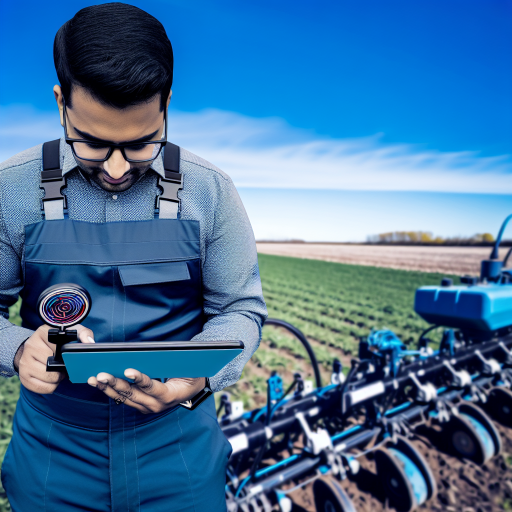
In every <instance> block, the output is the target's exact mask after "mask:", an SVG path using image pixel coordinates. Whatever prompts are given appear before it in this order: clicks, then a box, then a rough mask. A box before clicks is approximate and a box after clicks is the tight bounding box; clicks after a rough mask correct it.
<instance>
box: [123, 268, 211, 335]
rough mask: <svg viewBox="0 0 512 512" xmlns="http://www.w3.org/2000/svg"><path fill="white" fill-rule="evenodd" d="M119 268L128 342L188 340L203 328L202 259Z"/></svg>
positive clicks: (125, 332)
mask: <svg viewBox="0 0 512 512" xmlns="http://www.w3.org/2000/svg"><path fill="white" fill-rule="evenodd" d="M118 271H119V278H120V279H119V286H120V292H121V296H122V300H123V304H122V308H123V310H122V317H123V322H122V324H123V330H124V333H123V334H124V336H123V337H124V339H125V340H126V341H171V340H179V341H187V340H189V339H191V338H192V337H193V336H194V335H195V334H197V333H198V332H200V331H201V327H202V322H201V319H202V314H203V297H202V286H201V284H202V283H201V267H200V260H199V259H194V260H187V261H171V262H165V263H144V264H136V265H121V266H119V267H118ZM198 325H199V329H198Z"/></svg>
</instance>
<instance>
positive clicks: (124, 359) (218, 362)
mask: <svg viewBox="0 0 512 512" xmlns="http://www.w3.org/2000/svg"><path fill="white" fill-rule="evenodd" d="M241 352H242V348H234V349H207V350H197V349H196V350H151V351H144V350H141V351H128V352H92V351H90V352H76V353H73V352H63V354H62V357H63V359H64V363H65V364H66V369H67V372H68V375H69V380H70V381H71V382H73V383H75V384H78V383H85V382H87V379H88V378H89V377H95V376H96V375H97V374H98V373H100V372H106V373H110V374H111V375H113V376H114V377H119V378H121V379H125V380H126V377H125V375H124V372H125V370H126V369H127V368H134V369H135V370H139V371H140V372H142V373H145V374H146V375H148V376H149V377H151V378H153V379H155V378H157V379H164V378H174V377H187V378H193V377H213V376H214V375H215V374H216V373H218V372H219V371H220V370H221V369H222V368H224V366H226V365H227V364H228V363H229V362H230V361H232V360H233V359H234V358H235V357H236V356H237V355H238V354H240V353H241Z"/></svg>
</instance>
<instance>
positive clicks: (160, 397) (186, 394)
mask: <svg viewBox="0 0 512 512" xmlns="http://www.w3.org/2000/svg"><path fill="white" fill-rule="evenodd" d="M124 374H125V376H126V377H127V378H128V379H131V380H133V382H128V381H126V380H124V379H116V378H115V377H114V376H112V375H110V374H109V373H104V372H102V373H98V375H97V376H96V377H89V380H88V381H87V382H88V384H90V385H91V386H93V387H95V388H98V389H100V390H101V391H103V392H104V393H105V394H106V395H107V396H109V397H110V398H113V399H114V400H115V399H117V400H118V401H122V402H123V403H125V404H126V405H129V406H130V407H133V408H135V409H137V410H139V411H140V412H141V413H143V414H149V413H155V412H162V411H165V410H167V409H170V408H171V407H174V406H176V405H178V404H180V403H182V402H186V401H187V400H190V399H191V398H193V397H194V396H195V395H197V393H199V391H201V390H202V389H203V388H204V387H205V385H206V379H205V378H204V377H200V378H197V379H169V380H168V381H167V382H166V383H165V384H164V383H162V382H160V381H158V380H154V379H150V378H149V377H148V376H147V375H145V374H143V373H141V372H139V371H137V370H134V369H133V368H128V369H127V370H126V371H125V372H124Z"/></svg>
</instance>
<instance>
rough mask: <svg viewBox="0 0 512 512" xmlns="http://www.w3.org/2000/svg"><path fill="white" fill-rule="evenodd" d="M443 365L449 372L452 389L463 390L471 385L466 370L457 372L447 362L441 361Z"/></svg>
mask: <svg viewBox="0 0 512 512" xmlns="http://www.w3.org/2000/svg"><path fill="white" fill-rule="evenodd" d="M443 365H444V366H445V367H446V369H447V370H448V371H449V372H450V375H451V377H452V386H453V387H455V388H464V387H466V386H469V385H470V384H471V375H470V374H469V373H468V372H467V371H466V370H460V371H457V370H456V369H455V368H454V367H453V366H452V365H451V364H450V362H449V361H443Z"/></svg>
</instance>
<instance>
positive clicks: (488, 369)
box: [475, 350, 501, 375]
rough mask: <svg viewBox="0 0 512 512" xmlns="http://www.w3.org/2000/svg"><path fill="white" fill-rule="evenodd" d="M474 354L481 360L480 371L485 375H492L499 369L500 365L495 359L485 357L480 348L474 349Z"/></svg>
mask: <svg viewBox="0 0 512 512" xmlns="http://www.w3.org/2000/svg"><path fill="white" fill-rule="evenodd" d="M475 356H476V357H478V359H480V361H481V362H482V373H484V374H486V375H494V374H495V373H499V372H500V371H501V366H500V363H498V361H496V359H486V358H485V357H484V356H483V355H482V352H480V350H475Z"/></svg>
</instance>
